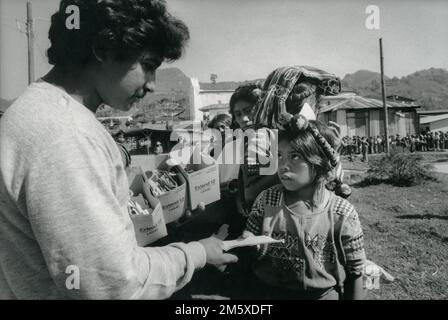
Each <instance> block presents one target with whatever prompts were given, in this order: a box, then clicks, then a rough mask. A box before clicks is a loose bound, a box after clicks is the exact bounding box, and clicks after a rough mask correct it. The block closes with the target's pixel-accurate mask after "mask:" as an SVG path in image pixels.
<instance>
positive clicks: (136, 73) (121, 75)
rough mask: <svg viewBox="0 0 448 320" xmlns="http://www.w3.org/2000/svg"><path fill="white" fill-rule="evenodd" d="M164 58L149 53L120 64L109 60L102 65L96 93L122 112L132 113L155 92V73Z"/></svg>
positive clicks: (101, 63) (104, 101)
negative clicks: (149, 94)
mask: <svg viewBox="0 0 448 320" xmlns="http://www.w3.org/2000/svg"><path fill="white" fill-rule="evenodd" d="M160 64H161V59H160V58H158V57H157V56H155V55H151V54H145V55H143V57H133V58H129V59H127V60H125V61H118V60H116V59H113V58H111V57H107V58H106V59H105V60H103V61H101V62H100V63H99V65H98V69H97V72H96V75H95V77H96V79H95V80H96V81H95V83H96V91H97V94H98V95H99V96H100V98H101V99H102V102H103V103H105V104H107V105H109V106H111V107H113V108H115V109H118V110H122V111H128V110H129V109H131V108H132V107H133V106H136V105H137V104H138V103H140V102H141V100H142V99H143V97H145V95H146V93H148V92H153V91H154V89H155V78H156V77H155V73H156V69H157V68H158V67H159V66H160Z"/></svg>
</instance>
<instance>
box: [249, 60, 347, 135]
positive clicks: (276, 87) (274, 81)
mask: <svg viewBox="0 0 448 320" xmlns="http://www.w3.org/2000/svg"><path fill="white" fill-rule="evenodd" d="M302 82H303V83H310V84H313V85H314V86H310V87H309V88H308V89H306V90H304V91H302V92H300V94H299V97H296V100H297V99H298V98H300V99H299V100H303V99H304V98H306V97H308V96H310V95H312V94H314V93H318V94H320V95H336V94H338V93H340V92H341V81H340V79H339V78H338V77H336V76H335V75H334V74H331V73H328V72H326V71H323V70H320V69H317V68H313V67H308V66H292V67H282V68H278V69H276V70H274V71H273V72H271V74H270V75H269V76H268V77H267V78H266V81H265V83H264V85H263V97H262V98H261V99H259V100H258V102H257V103H256V105H255V107H254V125H255V127H256V128H262V127H267V128H271V129H284V125H285V124H286V122H287V120H286V119H285V117H286V118H287V114H288V113H291V114H292V115H295V114H298V113H299V112H300V111H301V110H294V111H293V110H289V111H291V112H288V110H287V108H286V100H287V99H288V97H289V95H290V94H291V92H292V90H293V88H294V86H295V85H296V84H297V83H302ZM298 107H301V106H298ZM311 107H312V108H313V111H314V113H315V115H316V116H317V105H315V106H311Z"/></svg>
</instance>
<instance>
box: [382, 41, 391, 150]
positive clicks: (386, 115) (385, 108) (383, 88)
mask: <svg viewBox="0 0 448 320" xmlns="http://www.w3.org/2000/svg"><path fill="white" fill-rule="evenodd" d="M380 62H381V95H382V97H383V108H384V132H385V135H386V152H387V153H388V154H389V151H390V148H389V120H388V118H389V117H388V113H387V104H386V85H385V82H384V57H383V39H382V38H380Z"/></svg>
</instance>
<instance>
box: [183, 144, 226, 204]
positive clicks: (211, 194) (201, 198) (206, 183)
mask: <svg viewBox="0 0 448 320" xmlns="http://www.w3.org/2000/svg"><path fill="white" fill-rule="evenodd" d="M196 152H197V151H196ZM198 158H200V159H201V162H202V163H200V164H194V163H193V155H192V156H191V159H190V160H191V161H190V163H189V164H186V165H185V166H181V167H180V171H181V172H182V174H183V175H184V177H185V179H186V180H187V184H188V196H189V200H190V207H191V209H192V210H194V209H196V208H197V207H198V205H199V203H200V202H203V203H204V204H205V205H207V204H210V203H213V202H215V201H218V200H220V199H221V193H220V183H219V169H218V165H217V164H216V161H215V159H213V158H212V157H210V156H208V155H206V154H202V153H201V154H200V156H199V157H198ZM190 170H193V171H192V172H190Z"/></svg>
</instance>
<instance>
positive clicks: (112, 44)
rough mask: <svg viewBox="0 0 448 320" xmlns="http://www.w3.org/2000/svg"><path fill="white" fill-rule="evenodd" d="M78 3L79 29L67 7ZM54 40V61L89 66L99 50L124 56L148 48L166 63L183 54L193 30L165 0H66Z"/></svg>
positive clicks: (56, 20) (53, 27)
mask: <svg viewBox="0 0 448 320" xmlns="http://www.w3.org/2000/svg"><path fill="white" fill-rule="evenodd" d="M72 5H74V6H76V7H77V8H79V19H80V28H79V29H76V28H73V29H68V28H67V26H66V20H67V19H70V18H69V17H70V14H71V13H72V11H71V10H68V12H69V13H66V10H67V7H68V6H72ZM68 9H70V8H68ZM48 38H49V39H50V42H51V46H50V48H49V49H48V52H47V54H48V60H49V63H50V64H52V65H60V66H67V65H68V66H84V65H86V64H87V63H88V62H89V60H91V58H92V57H93V51H92V49H93V48H95V49H96V50H102V51H104V52H108V53H110V54H112V56H113V57H114V58H116V59H118V60H124V59H126V58H129V57H130V56H132V55H136V56H138V55H141V54H142V53H143V52H146V51H148V52H150V53H153V54H155V55H157V56H158V58H160V62H162V61H164V60H166V61H174V60H176V59H178V58H180V56H181V55H182V50H183V48H184V46H185V44H186V42H187V41H188V39H189V31H188V28H187V26H186V25H185V24H184V23H183V22H182V21H180V20H178V19H176V18H175V17H173V16H172V15H171V14H170V13H168V11H167V9H166V3H165V1H164V0H62V1H61V3H60V6H59V11H57V12H56V13H55V14H53V16H52V17H51V26H50V31H49V35H48Z"/></svg>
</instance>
